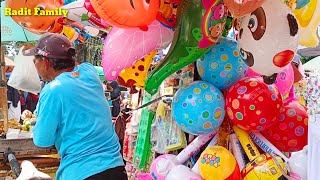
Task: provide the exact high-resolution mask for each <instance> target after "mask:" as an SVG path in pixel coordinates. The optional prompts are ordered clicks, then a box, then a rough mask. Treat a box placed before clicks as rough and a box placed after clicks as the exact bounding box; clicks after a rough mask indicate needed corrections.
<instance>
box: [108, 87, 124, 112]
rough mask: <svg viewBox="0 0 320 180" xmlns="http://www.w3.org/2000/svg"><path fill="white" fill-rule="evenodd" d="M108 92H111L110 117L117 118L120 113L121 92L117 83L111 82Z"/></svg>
mask: <svg viewBox="0 0 320 180" xmlns="http://www.w3.org/2000/svg"><path fill="white" fill-rule="evenodd" d="M109 90H110V91H111V95H110V96H111V102H112V108H111V114H112V117H117V116H118V115H119V113H120V103H121V102H120V101H121V99H120V96H121V91H120V87H119V84H118V82H117V81H112V82H111V83H110V84H109Z"/></svg>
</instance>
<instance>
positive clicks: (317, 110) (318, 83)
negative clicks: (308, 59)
mask: <svg viewBox="0 0 320 180" xmlns="http://www.w3.org/2000/svg"><path fill="white" fill-rule="evenodd" d="M306 80H307V84H306V86H307V92H306V97H305V99H306V101H307V107H308V114H309V115H313V114H320V73H318V72H317V71H314V72H310V73H308V76H307V77H306Z"/></svg>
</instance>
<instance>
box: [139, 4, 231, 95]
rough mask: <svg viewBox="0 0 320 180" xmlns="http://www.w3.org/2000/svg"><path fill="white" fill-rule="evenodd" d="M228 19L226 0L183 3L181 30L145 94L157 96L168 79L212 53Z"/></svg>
mask: <svg viewBox="0 0 320 180" xmlns="http://www.w3.org/2000/svg"><path fill="white" fill-rule="evenodd" d="M226 15H227V9H226V7H225V6H224V4H223V3H222V0H202V1H199V0H184V1H182V2H181V4H180V5H179V7H178V26H177V28H176V30H175V34H174V39H173V42H172V44H171V47H170V50H169V52H168V54H167V56H166V57H165V59H164V60H163V61H162V62H161V63H160V64H159V65H158V66H157V67H156V68H155V69H153V70H152V71H151V72H150V73H149V74H148V77H147V80H146V83H145V90H146V91H147V92H149V93H150V94H152V95H153V94H155V93H156V92H157V91H158V88H159V86H160V84H161V83H162V81H163V80H165V79H166V78H167V77H168V76H170V75H171V74H173V73H174V72H176V71H178V70H179V69H182V68H183V67H185V66H187V65H189V64H191V63H193V62H194V61H195V60H197V59H198V58H200V57H201V56H202V55H203V54H204V53H206V52H207V51H209V47H210V46H211V45H213V44H215V42H217V41H218V40H219V38H220V36H221V34H222V32H223V30H224V27H225V23H226ZM200 47H201V48H200Z"/></svg>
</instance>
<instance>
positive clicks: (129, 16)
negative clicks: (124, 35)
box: [90, 0, 159, 30]
mask: <svg viewBox="0 0 320 180" xmlns="http://www.w3.org/2000/svg"><path fill="white" fill-rule="evenodd" d="M90 2H91V4H92V6H93V8H94V10H95V11H96V13H97V14H98V15H99V16H100V17H101V18H102V19H103V20H104V21H106V22H107V23H108V24H110V25H112V26H116V27H120V28H130V27H140V28H141V29H143V30H147V25H149V24H151V22H152V21H153V20H155V19H156V15H157V13H158V10H159V0H91V1H90Z"/></svg>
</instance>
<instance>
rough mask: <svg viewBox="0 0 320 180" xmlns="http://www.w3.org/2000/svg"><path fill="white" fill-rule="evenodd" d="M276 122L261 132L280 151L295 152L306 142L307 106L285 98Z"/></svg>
mask: <svg viewBox="0 0 320 180" xmlns="http://www.w3.org/2000/svg"><path fill="white" fill-rule="evenodd" d="M280 111H281V114H280V116H279V118H278V119H277V121H276V123H275V124H274V125H272V126H271V127H270V128H268V129H266V130H265V131H263V132H261V134H262V135H264V136H265V137H266V138H267V139H268V140H269V141H270V142H271V143H272V144H273V145H275V146H276V147H277V148H278V149H279V150H280V151H284V152H296V151H300V150H301V149H303V147H304V146H305V145H307V143H308V113H307V108H306V107H305V106H303V105H301V104H300V103H299V102H298V101H297V100H293V101H291V100H286V101H284V105H283V107H282V108H281V110H280Z"/></svg>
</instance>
